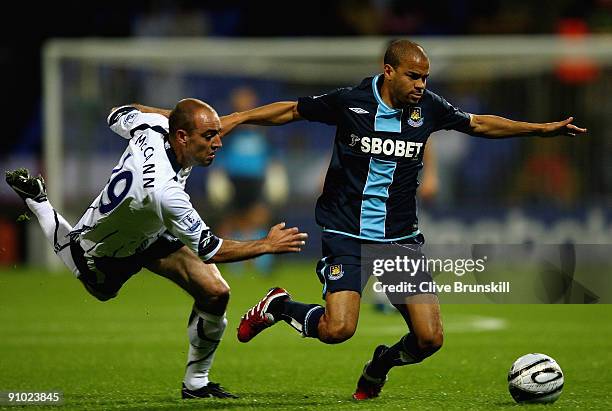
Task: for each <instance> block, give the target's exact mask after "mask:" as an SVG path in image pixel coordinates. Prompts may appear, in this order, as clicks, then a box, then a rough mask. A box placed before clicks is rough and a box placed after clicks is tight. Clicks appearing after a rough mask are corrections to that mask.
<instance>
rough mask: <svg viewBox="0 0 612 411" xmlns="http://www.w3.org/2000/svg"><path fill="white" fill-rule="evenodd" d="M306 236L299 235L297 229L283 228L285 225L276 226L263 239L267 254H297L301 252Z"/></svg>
mask: <svg viewBox="0 0 612 411" xmlns="http://www.w3.org/2000/svg"><path fill="white" fill-rule="evenodd" d="M307 238H308V234H306V233H301V232H300V230H299V229H298V228H297V227H292V228H285V223H280V224H276V225H275V226H273V227H272V228H270V231H269V232H268V235H267V236H266V238H265V239H264V241H265V242H266V244H267V245H268V247H269V251H268V253H272V254H279V253H297V252H300V251H302V246H303V245H304V244H306V239H307Z"/></svg>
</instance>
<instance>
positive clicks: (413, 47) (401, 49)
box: [384, 40, 429, 68]
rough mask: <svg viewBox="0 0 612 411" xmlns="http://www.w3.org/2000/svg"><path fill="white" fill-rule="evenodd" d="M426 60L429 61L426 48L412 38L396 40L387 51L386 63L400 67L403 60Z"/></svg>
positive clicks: (419, 61) (418, 61)
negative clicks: (411, 39)
mask: <svg viewBox="0 0 612 411" xmlns="http://www.w3.org/2000/svg"><path fill="white" fill-rule="evenodd" d="M406 61H410V62H417V63H421V62H425V61H429V58H428V57H427V54H426V53H425V50H424V49H423V47H421V46H420V45H418V44H416V43H413V42H412V41H410V40H395V41H393V42H392V43H391V44H389V47H387V51H386V52H385V59H384V64H389V65H390V66H391V67H393V68H398V67H399V66H400V64H401V63H402V62H406Z"/></svg>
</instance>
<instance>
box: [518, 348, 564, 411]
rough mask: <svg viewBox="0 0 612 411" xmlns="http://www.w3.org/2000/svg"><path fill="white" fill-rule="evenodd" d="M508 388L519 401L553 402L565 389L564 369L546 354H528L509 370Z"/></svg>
mask: <svg viewBox="0 0 612 411" xmlns="http://www.w3.org/2000/svg"><path fill="white" fill-rule="evenodd" d="M508 389H509V390H510V395H512V398H514V400H515V401H516V402H518V403H533V402H538V403H552V402H555V401H556V400H557V398H559V396H560V395H561V390H562V389H563V371H561V367H559V364H557V362H556V361H555V360H553V359H552V358H550V357H549V356H548V355H545V354H537V353H533V354H526V355H523V356H522V357H520V358H519V359H517V360H516V361H514V364H512V368H510V371H508Z"/></svg>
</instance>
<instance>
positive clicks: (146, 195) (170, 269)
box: [6, 99, 307, 398]
mask: <svg viewBox="0 0 612 411" xmlns="http://www.w3.org/2000/svg"><path fill="white" fill-rule="evenodd" d="M108 125H109V127H110V128H111V130H113V131H114V132H116V133H117V134H119V135H120V136H121V137H123V138H125V139H126V140H128V141H129V143H128V147H127V149H126V150H125V152H124V153H123V155H122V156H121V158H120V160H119V162H118V164H117V165H116V166H115V167H114V168H113V169H112V171H111V174H110V178H109V180H108V182H107V184H106V187H104V189H103V190H102V192H101V193H100V195H99V196H98V197H97V198H96V199H95V200H94V201H93V203H92V204H91V206H90V207H89V208H88V209H87V211H86V212H85V214H84V215H83V217H82V218H81V220H80V221H79V222H78V223H77V224H76V226H74V227H71V226H70V224H69V223H68V222H67V221H66V220H65V219H64V218H63V217H62V216H61V215H60V214H59V213H58V212H57V211H56V210H55V209H54V208H53V207H52V205H51V204H50V203H49V201H48V200H47V195H46V190H45V184H44V180H43V179H42V177H40V176H39V177H32V176H30V174H29V172H28V171H27V170H26V169H18V170H15V171H12V172H7V173H6V180H7V183H8V184H9V185H10V186H11V187H12V188H13V189H14V190H15V191H16V192H17V194H19V195H20V196H21V197H22V198H23V199H24V201H25V203H26V205H27V206H28V207H29V209H30V210H31V211H32V212H33V213H34V215H36V217H37V218H38V221H39V223H40V225H41V227H42V229H43V231H44V233H45V236H46V237H47V239H48V240H49V241H50V242H51V244H52V245H53V247H54V250H55V252H56V254H57V255H58V256H59V257H60V258H61V260H62V261H63V262H64V264H66V266H67V267H68V268H69V269H70V270H71V271H72V272H73V274H74V275H75V276H76V277H77V278H78V279H79V280H80V281H81V282H82V283H83V285H84V286H85V288H86V289H87V291H89V293H91V294H92V295H93V296H95V297H96V298H97V299H99V300H101V301H106V300H109V299H111V298H113V297H115V296H116V295H117V293H118V291H119V289H120V288H121V286H122V285H123V284H124V283H125V282H126V281H127V280H128V279H129V278H130V277H131V276H132V275H134V274H136V273H137V272H138V271H140V269H141V268H143V267H146V268H147V269H149V270H151V271H153V272H154V273H156V274H159V275H161V276H163V277H166V278H168V279H170V280H172V281H173V282H175V283H176V284H177V285H179V286H180V287H181V288H183V289H184V290H185V291H186V292H188V293H189V294H190V295H191V296H192V297H193V298H194V305H193V310H192V312H191V315H190V318H189V325H188V331H189V342H190V345H189V353H188V359H187V367H186V372H185V377H184V380H183V386H182V397H183V398H207V397H218V398H235V396H234V395H232V394H230V393H229V392H227V391H225V390H224V389H223V388H222V387H221V386H220V385H219V384H216V383H213V382H210V381H209V379H208V374H209V371H210V368H211V365H212V362H213V357H214V354H215V351H216V349H217V346H218V344H219V342H220V340H221V337H222V335H223V332H224V330H225V327H226V324H227V320H226V318H225V310H226V306H227V303H228V300H229V291H230V289H229V286H228V285H227V283H226V282H225V280H224V279H223V277H222V276H221V274H220V272H219V270H218V269H217V267H216V265H215V264H214V263H218V262H230V261H239V260H244V259H248V258H253V257H257V256H259V255H262V254H270V253H285V252H298V251H300V248H301V246H302V245H303V244H304V241H305V239H306V237H307V236H306V234H304V233H300V232H299V230H298V229H297V228H295V227H294V228H285V226H284V223H281V224H278V225H276V226H274V227H272V228H271V229H270V231H269V233H268V235H267V236H266V237H265V238H263V239H260V240H254V241H245V242H238V241H232V240H223V239H221V238H218V237H216V236H215V235H214V234H213V233H212V232H211V230H210V229H209V227H208V226H207V225H206V224H205V223H204V221H202V219H201V218H200V216H199V214H198V212H197V211H196V210H195V209H194V208H193V206H192V205H191V202H190V201H189V196H188V195H187V193H185V191H184V188H185V182H186V180H187V177H189V174H190V172H191V169H192V167H193V166H195V165H201V166H208V165H210V164H211V163H212V161H213V159H214V158H215V153H216V151H217V150H218V149H219V148H221V145H222V144H221V139H220V135H219V132H220V129H221V122H220V120H219V117H218V115H217V113H216V112H215V110H214V109H213V108H212V107H210V106H209V105H208V104H206V103H204V102H202V101H200V100H196V99H185V100H181V101H180V102H179V103H178V104H177V105H176V107H175V108H174V109H173V110H172V111H169V110H162V109H156V108H153V107H146V106H142V105H137V104H134V105H130V106H123V107H119V108H115V109H113V110H112V111H111V113H110V115H109V117H108Z"/></svg>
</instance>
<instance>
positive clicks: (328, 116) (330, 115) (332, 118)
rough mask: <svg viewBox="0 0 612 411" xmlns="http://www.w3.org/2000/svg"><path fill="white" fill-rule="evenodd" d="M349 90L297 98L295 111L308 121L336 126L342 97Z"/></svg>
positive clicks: (344, 89)
mask: <svg viewBox="0 0 612 411" xmlns="http://www.w3.org/2000/svg"><path fill="white" fill-rule="evenodd" d="M348 90H350V89H349V88H338V89H335V90H333V91H330V92H329V93H327V94H322V95H320V96H309V97H300V98H298V106H297V110H298V113H300V116H302V117H303V118H305V119H306V120H309V121H318V122H320V123H325V124H330V125H337V124H338V119H339V117H340V113H341V111H342V107H341V97H342V95H343V94H344V93H345V92H346V91H348Z"/></svg>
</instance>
